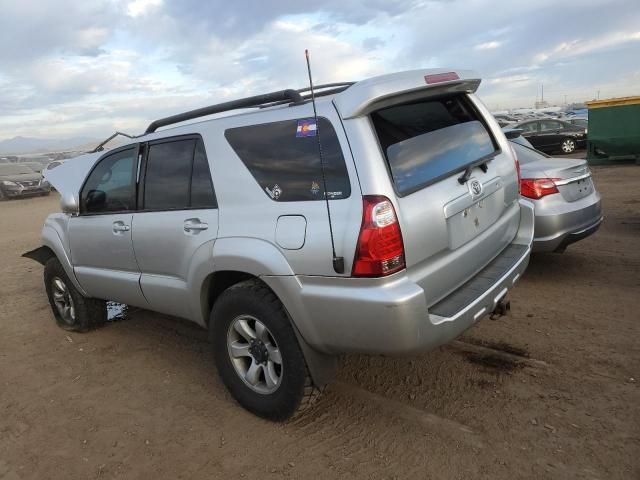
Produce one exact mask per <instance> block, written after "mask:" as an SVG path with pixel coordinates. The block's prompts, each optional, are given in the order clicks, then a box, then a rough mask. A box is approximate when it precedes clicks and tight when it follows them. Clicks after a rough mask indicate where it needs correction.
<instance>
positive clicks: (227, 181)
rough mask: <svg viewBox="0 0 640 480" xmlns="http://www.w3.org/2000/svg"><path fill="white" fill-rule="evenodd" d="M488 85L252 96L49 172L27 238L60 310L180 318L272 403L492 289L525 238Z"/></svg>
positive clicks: (78, 320) (403, 348)
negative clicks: (480, 91) (33, 240)
mask: <svg viewBox="0 0 640 480" xmlns="http://www.w3.org/2000/svg"><path fill="white" fill-rule="evenodd" d="M479 84H480V80H479V78H478V77H477V76H476V75H475V74H474V73H473V72H469V71H456V72H452V71H449V70H415V71H409V72H403V73H396V74H391V75H384V76H380V77H375V78H370V79H367V80H364V81H360V82H356V83H341V84H330V85H321V86H318V87H316V90H317V91H316V93H315V102H312V101H311V95H310V94H309V90H308V89H302V90H284V91H280V92H274V93H270V94H266V95H258V96H255V97H250V98H245V99H241V100H235V101H231V102H226V103H223V104H218V105H214V106H211V107H205V108H202V109H199V110H195V111H191V112H186V113H182V114H179V115H175V116H172V117H168V118H164V119H160V120H156V121H154V122H153V123H152V124H151V125H149V128H148V129H147V131H146V132H145V133H144V134H143V135H141V136H139V137H135V138H132V139H131V140H130V141H129V143H128V144H126V145H124V146H121V147H119V148H116V149H113V150H110V151H106V152H104V151H95V152H93V153H89V154H86V155H83V156H81V157H78V158H76V159H73V160H70V161H68V162H66V163H65V164H64V165H60V166H59V167H57V168H55V169H53V170H47V171H46V173H45V174H46V177H47V179H48V180H49V181H50V182H51V184H52V185H53V186H54V187H55V188H56V189H57V190H58V191H59V192H60V193H61V204H62V213H55V214H52V215H50V216H49V217H48V218H47V220H46V223H45V225H44V228H43V231H42V238H43V246H42V247H40V248H38V249H36V250H34V251H32V252H29V253H28V254H25V255H26V256H28V257H30V258H33V259H36V260H38V261H40V262H41V263H42V264H44V266H45V267H44V279H45V287H46V292H47V295H48V297H49V302H50V304H51V307H52V310H53V314H54V316H55V319H56V322H57V323H58V325H60V327H62V328H64V329H67V330H73V331H86V330H89V329H91V328H93V327H97V326H99V325H101V324H102V323H104V322H105V320H106V308H105V301H106V300H112V301H116V302H120V303H125V304H129V305H133V306H136V307H141V308H145V309H150V310H154V311H157V312H162V313H165V314H169V315H173V316H177V317H182V318H185V319H188V320H191V321H193V322H195V323H197V324H199V325H200V326H202V327H204V328H207V329H208V330H209V332H210V338H211V342H212V345H213V351H214V356H215V362H216V364H217V368H218V371H219V374H220V375H221V377H222V380H223V382H224V384H225V385H226V386H227V387H228V388H229V390H230V391H231V393H232V395H233V396H234V397H235V398H236V399H237V400H238V402H239V403H240V404H242V405H243V406H244V407H246V408H247V409H249V410H250V411H252V412H254V413H256V414H258V415H261V416H264V417H267V418H271V419H276V420H282V419H286V418H289V417H290V416H291V415H293V414H294V413H296V412H299V411H301V410H303V409H304V407H306V406H307V405H309V404H310V401H311V400H312V399H313V398H314V397H315V396H316V395H317V393H318V392H319V391H320V389H321V388H322V386H323V385H325V384H326V383H327V382H328V381H329V380H330V379H331V376H332V372H333V368H334V365H335V358H336V355H338V354H343V353H351V352H364V353H375V354H386V355H399V354H412V353H416V352H424V351H427V350H430V349H433V348H435V347H437V346H439V345H442V344H444V343H446V342H449V341H450V340H452V339H454V338H455V337H457V336H458V335H460V334H461V333H462V332H463V331H464V330H466V329H467V328H469V327H470V326H472V325H473V324H474V323H475V322H477V321H478V320H479V319H480V318H482V317H484V316H486V315H488V314H491V313H492V312H493V311H494V310H496V307H500V306H501V305H502V303H501V302H503V300H504V297H505V295H506V293H507V291H508V290H509V289H510V288H511V287H512V286H513V285H514V283H515V282H516V280H517V279H518V278H519V277H520V276H521V275H522V273H523V271H524V270H525V268H526V265H527V263H528V260H529V252H530V249H531V242H532V237H533V208H532V206H531V205H530V204H529V203H528V202H526V201H524V200H522V199H521V198H520V195H519V191H518V185H519V182H518V175H519V169H518V162H517V159H516V157H515V154H514V152H513V150H512V149H511V148H510V146H509V142H508V141H507V140H506V138H505V136H504V135H503V133H502V131H501V130H500V127H499V125H498V124H497V123H496V121H495V120H494V118H493V117H492V116H491V114H490V113H489V112H488V110H487V109H486V108H485V106H484V105H483V104H482V102H481V101H480V100H479V99H478V98H477V97H476V96H475V95H474V92H475V91H476V89H477V88H478V85H479ZM316 108H317V113H316ZM230 110H238V111H237V112H235V114H234V115H227V116H217V117H211V115H213V114H216V113H220V112H225V111H230ZM205 116H206V117H207V118H204V119H202V118H201V117H205ZM196 118H201V120H200V121H199V122H197V123H190V124H189V123H188V124H185V123H184V122H185V121H187V120H193V119H196ZM176 124H178V125H177V126H176ZM169 126H171V127H170V128H162V127H169ZM158 129H160V130H158ZM96 150H100V148H98V149H96Z"/></svg>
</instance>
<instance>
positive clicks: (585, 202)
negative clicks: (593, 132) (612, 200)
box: [506, 131, 603, 253]
mask: <svg viewBox="0 0 640 480" xmlns="http://www.w3.org/2000/svg"><path fill="white" fill-rule="evenodd" d="M516 132H517V133H516V134H515V135H514V134H513V133H510V132H506V133H507V137H513V138H511V144H512V147H513V149H514V150H515V152H516V155H517V157H518V160H519V162H520V172H521V178H520V192H521V194H522V196H524V197H526V198H528V199H529V200H531V201H533V203H534V205H535V237H534V239H533V251H534V252H558V253H560V252H564V251H565V249H566V248H567V246H569V245H570V244H572V243H575V242H577V241H579V240H582V239H583V238H586V237H588V236H589V235H591V234H593V233H595V232H596V231H597V230H598V228H600V224H601V223H602V220H603V216H602V207H601V205H600V194H599V193H598V191H597V190H596V187H595V185H594V183H593V179H592V178H591V171H590V170H589V166H588V165H587V162H586V160H579V159H572V158H571V159H570V158H552V157H550V156H549V155H546V154H544V153H542V152H540V151H538V150H536V149H535V148H533V146H532V145H531V144H530V143H529V142H528V141H527V140H526V139H525V138H523V137H522V136H520V135H519V131H516Z"/></svg>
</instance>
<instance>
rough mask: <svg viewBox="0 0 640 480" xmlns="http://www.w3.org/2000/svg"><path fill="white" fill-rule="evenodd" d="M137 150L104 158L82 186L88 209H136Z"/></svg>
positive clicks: (98, 210) (105, 210)
mask: <svg viewBox="0 0 640 480" xmlns="http://www.w3.org/2000/svg"><path fill="white" fill-rule="evenodd" d="M137 166H138V165H137V158H136V150H135V149H129V150H124V151H121V152H117V153H114V154H113V155H109V156H108V157H105V158H103V159H102V160H100V163H98V164H97V165H96V167H95V168H94V169H93V171H92V172H91V174H90V175H89V178H87V181H86V183H85V185H84V187H83V189H82V194H81V206H82V211H83V212H86V213H102V212H120V211H126V210H134V209H135V206H136V204H135V171H136V168H137Z"/></svg>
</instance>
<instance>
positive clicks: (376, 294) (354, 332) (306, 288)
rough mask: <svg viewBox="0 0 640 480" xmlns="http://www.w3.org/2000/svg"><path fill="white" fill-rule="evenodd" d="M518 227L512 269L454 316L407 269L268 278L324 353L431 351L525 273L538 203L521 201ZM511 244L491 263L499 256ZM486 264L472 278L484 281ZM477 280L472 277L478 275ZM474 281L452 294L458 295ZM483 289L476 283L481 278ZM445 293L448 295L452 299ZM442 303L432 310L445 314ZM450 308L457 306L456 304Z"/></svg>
mask: <svg viewBox="0 0 640 480" xmlns="http://www.w3.org/2000/svg"><path fill="white" fill-rule="evenodd" d="M520 210H521V213H520V226H519V229H518V231H517V234H516V237H515V238H514V240H513V242H512V244H511V246H520V247H522V248H519V249H517V250H518V251H519V255H518V257H517V258H513V259H512V260H509V265H508V269H506V270H504V271H502V272H501V275H500V276H499V277H497V278H495V279H492V281H491V282H489V283H490V284H489V285H486V282H485V288H482V289H481V290H477V289H476V290H475V295H472V296H471V297H469V295H468V294H469V292H470V290H468V289H467V290H466V292H465V295H467V298H469V302H468V304H466V305H461V308H459V309H454V310H456V311H455V313H453V314H452V315H451V316H442V315H438V314H436V313H435V312H434V311H430V309H429V308H428V305H427V300H426V295H425V292H424V290H423V289H422V288H421V287H420V286H419V285H417V284H416V283H414V282H412V281H411V280H410V279H409V277H408V275H406V272H399V273H397V274H395V275H392V276H390V277H387V278H385V279H355V278H335V277H331V278H329V277H300V276H298V277H265V278H264V279H265V281H266V282H267V283H268V284H269V285H270V286H271V287H272V288H273V289H274V291H275V292H276V294H277V295H278V296H279V297H280V298H281V299H282V300H283V302H284V303H285V307H286V308H287V310H288V312H289V314H290V315H291V318H292V319H293V321H294V324H295V325H296V327H297V328H298V330H299V331H300V334H301V335H302V337H303V338H304V339H305V341H306V342H307V343H308V344H309V345H310V346H312V347H314V348H316V349H317V350H319V351H322V352H325V353H330V354H339V353H350V352H360V353H377V354H388V355H404V354H411V353H416V352H424V351H429V350H432V349H434V348H436V347H438V346H440V345H442V344H444V343H447V342H449V341H451V340H453V339H454V338H456V337H457V336H459V335H460V334H461V333H462V332H464V331H465V330H466V329H467V328H469V327H471V326H472V325H473V324H474V323H475V322H477V321H478V320H479V319H481V318H482V317H484V316H485V315H487V314H489V313H491V312H492V311H493V309H494V308H495V306H496V304H497V303H498V302H499V301H500V300H501V299H502V298H503V297H504V296H505V295H506V293H507V291H508V290H509V289H510V288H511V287H512V286H513V285H514V284H515V282H516V281H517V280H518V278H520V276H521V275H522V273H523V272H524V270H525V269H526V267H527V264H528V262H529V254H530V252H531V243H532V240H533V221H534V219H533V206H532V205H531V203H530V202H528V201H525V200H521V201H520ZM507 250H508V251H510V252H511V253H513V252H514V249H512V248H510V247H507V249H505V251H504V252H503V253H501V254H500V255H499V256H498V257H497V258H496V259H495V260H494V261H493V262H491V263H490V264H489V266H487V267H486V268H489V267H490V266H491V265H492V264H494V262H496V261H498V260H499V259H500V257H501V255H506V253H505V252H506V251H507ZM483 273H486V272H485V270H482V271H481V272H480V273H478V274H477V275H476V276H475V277H474V279H480V281H482V280H483V278H482V277H483ZM474 279H471V280H474ZM469 283H470V282H468V283H467V284H465V285H464V286H463V287H461V288H460V289H459V290H458V291H456V292H454V294H452V295H455V294H458V293H460V291H462V290H463V289H465V288H466V287H467V286H468V285H469ZM476 287H477V284H476ZM448 299H449V297H447V299H445V300H444V301H446V300H448ZM441 304H442V301H441V302H439V303H438V304H437V305H434V306H433V307H432V308H434V309H435V310H438V311H439V313H442V309H438V306H442V305H441ZM450 311H451V310H450Z"/></svg>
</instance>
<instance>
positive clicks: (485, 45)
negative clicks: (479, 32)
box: [473, 40, 502, 50]
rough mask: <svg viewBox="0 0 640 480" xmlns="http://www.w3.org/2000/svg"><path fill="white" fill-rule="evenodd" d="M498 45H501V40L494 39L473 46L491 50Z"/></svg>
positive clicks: (478, 48)
mask: <svg viewBox="0 0 640 480" xmlns="http://www.w3.org/2000/svg"><path fill="white" fill-rule="evenodd" d="M500 45H502V42H497V41H495V40H494V41H492V42H485V43H480V44H478V45H476V46H475V47H473V48H474V49H476V50H493V49H494V48H498V47H499V46H500Z"/></svg>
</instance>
